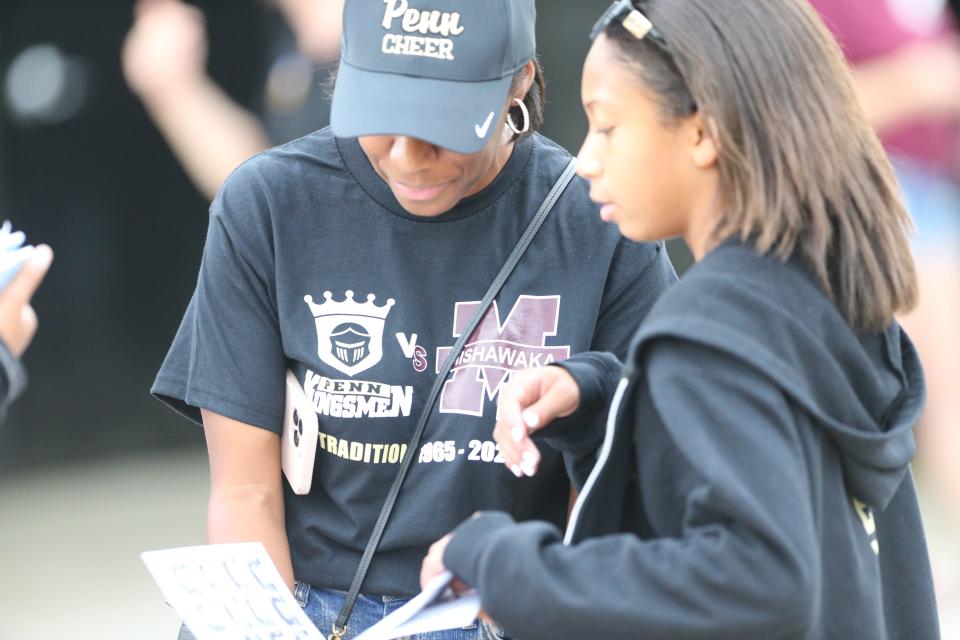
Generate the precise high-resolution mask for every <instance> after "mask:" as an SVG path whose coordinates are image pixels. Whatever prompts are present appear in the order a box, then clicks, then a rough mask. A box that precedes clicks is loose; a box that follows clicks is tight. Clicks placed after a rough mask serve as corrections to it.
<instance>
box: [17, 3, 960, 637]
mask: <svg viewBox="0 0 960 640" xmlns="http://www.w3.org/2000/svg"><path fill="white" fill-rule="evenodd" d="M607 4H608V2H607V0H589V1H585V0H549V2H548V1H546V0H544V1H542V2H538V8H539V25H538V31H539V48H540V54H541V57H542V61H543V65H544V68H545V72H546V77H547V80H548V85H549V90H548V99H549V104H548V108H547V112H546V115H547V118H546V126H545V128H544V133H545V134H546V135H547V136H549V137H551V138H553V139H554V140H556V141H557V142H559V143H560V144H561V145H563V146H565V147H566V148H567V149H569V150H570V151H571V152H573V153H575V152H576V150H577V149H578V147H579V144H580V142H581V140H582V139H583V135H584V133H585V132H586V121H585V118H584V116H583V114H582V111H581V108H580V105H579V74H580V68H581V66H582V62H583V59H584V56H585V54H586V51H587V48H588V44H589V43H588V40H587V37H586V34H587V32H588V31H589V28H590V26H591V25H592V24H593V21H594V20H595V19H596V18H597V16H598V15H599V14H600V12H601V11H602V10H603V9H604V8H605V7H606V6H607ZM815 4H817V5H823V6H822V7H818V8H821V9H822V10H823V11H824V14H825V15H827V17H828V18H829V19H830V20H831V26H832V27H834V28H835V30H836V31H837V34H838V37H840V38H841V40H843V39H844V37H845V35H846V34H845V33H843V26H844V24H845V23H844V18H845V17H849V16H851V15H852V16H858V15H862V14H858V13H849V12H848V13H845V11H847V10H848V9H849V11H850V12H852V11H853V9H852V8H850V7H853V6H854V5H856V6H857V7H859V8H860V9H861V10H862V9H864V8H868V9H869V8H871V7H872V8H877V7H880V6H881V5H883V7H885V9H886V10H888V13H889V15H890V16H893V18H895V19H899V20H901V22H902V23H903V24H902V25H901V26H902V27H903V29H901V31H903V30H904V29H905V30H906V31H910V32H911V33H918V34H924V33H927V32H929V34H928V35H930V37H929V38H927V36H924V37H923V38H921V40H924V41H926V40H931V41H933V40H936V41H940V40H941V39H942V37H943V29H947V30H949V29H952V20H953V18H952V12H951V11H952V10H951V8H950V7H948V6H947V3H946V2H944V1H942V0H849V2H847V3H846V4H847V5H850V7H846V8H844V7H841V8H840V9H836V7H832V6H829V5H844V3H842V2H836V3H830V2H826V1H822V2H821V1H819V0H818V2H815ZM335 5H336V2H335V0H203V1H197V2H194V3H192V4H190V5H186V4H184V3H183V2H181V0H142V1H141V2H139V3H137V4H136V5H135V4H134V3H133V2H124V1H111V2H89V1H88V2H76V1H73V2H68V1H67V0H3V2H2V3H0V93H2V96H0V217H4V218H10V219H11V220H12V221H13V223H14V226H15V227H17V228H20V229H23V230H24V231H26V233H27V235H28V237H29V238H30V239H32V240H33V241H35V242H45V243H49V244H50V245H52V246H53V247H54V249H55V251H56V253H57V258H56V263H55V264H54V267H53V270H52V272H51V274H50V276H49V277H48V279H47V281H46V282H45V283H44V285H43V286H42V287H41V289H40V292H39V293H38V295H37V296H36V298H35V304H34V306H35V307H36V309H37V312H38V314H39V316H40V318H41V330H40V333H39V335H38V336H37V339H36V341H35V343H34V345H33V346H32V347H31V350H30V351H29V352H28V353H27V356H26V358H25V363H26V365H27V368H28V370H29V372H30V377H31V383H30V388H29V390H28V392H27V394H26V396H25V397H23V398H21V399H20V401H19V402H18V403H17V404H16V405H15V406H14V409H13V411H12V413H11V415H10V419H9V420H8V422H7V424H6V425H4V426H3V427H2V428H0V514H2V520H0V522H2V525H0V567H2V569H0V576H2V577H3V579H2V580H0V640H10V639H14V638H77V639H83V638H98V639H108V638H129V637H135V638H148V639H152V638H158V639H159V638H173V637H175V635H174V634H175V633H176V629H177V626H178V618H177V616H176V615H175V614H174V613H173V612H172V611H171V610H170V609H169V608H167V607H166V606H165V605H164V604H163V601H162V597H161V594H160V592H159V590H157V589H156V588H155V587H154V586H153V583H152V581H151V579H150V577H149V575H148V574H147V572H146V569H145V568H144V567H143V565H142V564H141V563H140V561H139V558H138V554H139V553H140V552H142V551H146V550H150V549H158V548H166V547H174V546H183V545H192V544H202V543H203V535H204V534H203V529H204V512H205V506H206V498H207V490H208V479H207V467H206V455H205V452H204V447H203V437H202V433H201V432H200V430H199V429H197V428H196V427H194V426H192V425H190V424H188V423H187V422H186V421H184V420H182V419H180V418H178V417H176V416H174V414H172V413H171V412H169V411H168V410H166V409H164V408H163V407H162V406H161V405H160V404H159V403H158V402H156V401H155V400H153V399H152V398H151V397H150V395H149V393H148V389H149V387H150V384H151V382H152V380H153V376H154V374H155V372H156V370H157V368H158V367H159V365H160V362H161V360H162V358H163V356H164V354H165V352H166V349H167V347H168V346H169V341H170V340H171V338H172V337H173V335H174V332H175V330H176V328H177V326H178V323H179V321H180V318H181V316H182V314H183V311H184V309H185V307H186V304H187V302H188V300H189V297H190V294H191V293H192V290H193V286H194V284H195V278H196V272H197V268H198V265H199V257H200V252H201V249H202V245H203V239H204V234H205V230H206V218H207V216H206V212H207V206H208V203H209V199H210V197H211V194H212V193H213V192H215V191H216V187H217V186H218V185H219V182H220V181H221V180H222V179H223V177H225V175H226V173H228V172H229V170H230V169H232V167H233V166H235V161H234V158H237V157H239V158H241V159H242V158H243V157H246V156H248V155H252V154H253V153H256V152H257V151H258V150H260V149H262V148H267V147H268V146H271V145H273V144H279V143H282V142H285V141H287V140H291V139H293V138H296V137H299V136H301V135H304V134H306V133H309V132H310V131H313V130H315V129H318V128H320V127H322V126H325V125H326V123H327V118H328V112H329V105H328V104H327V103H326V102H325V100H324V98H323V90H322V87H321V85H322V84H323V82H324V81H325V80H326V78H327V75H328V70H329V66H330V63H329V60H328V58H329V56H330V51H329V49H330V47H331V46H334V45H335V43H336V27H337V25H336V24H335V22H336V21H335V20H333V19H332V18H330V16H331V15H335V14H336V11H335V10H331V7H333V8H334V9H335ZM921 6H922V7H923V11H925V12H926V14H925V15H926V18H927V23H924V25H925V26H924V25H920V26H917V25H918V24H919V23H917V22H916V20H920V18H919V17H917V16H916V15H915V14H916V13H917V11H916V8H917V7H921ZM911 7H913V9H911ZM831 11H836V13H834V14H830V12H831ZM135 16H136V18H135ZM904 16H907V17H904ZM911 16H912V17H911ZM910 20H914V22H910ZM934 23H935V24H936V30H934V29H933V27H931V26H930V25H932V24H934ZM903 25H906V26H903ZM944 25H947V26H946V27H944ZM923 29H926V30H927V31H926V32H925V31H923ZM876 33H881V35H880V36H876V38H875V40H876V41H874V40H871V39H870V38H869V37H867V39H866V40H864V38H865V37H866V36H864V35H863V34H862V33H861V34H859V35H857V37H858V38H859V40H857V43H859V45H862V46H860V49H862V51H861V50H860V49H858V52H857V53H858V55H859V56H860V57H859V58H855V57H854V56H852V55H851V61H852V62H854V63H855V64H860V63H862V64H864V65H866V64H868V63H870V62H873V58H874V57H876V58H883V56H885V55H886V54H888V53H890V52H893V51H894V50H896V49H898V47H900V46H901V45H903V43H904V42H905V41H904V40H903V38H901V39H899V40H898V39H897V38H893V39H892V40H891V37H892V36H890V34H886V35H883V34H884V33H886V32H874V35H876ZM931 34H932V35H931ZM934 35H935V36H936V37H935V38H934ZM946 37H947V38H948V39H949V41H950V44H949V46H948V47H944V48H943V50H940V49H938V50H937V54H938V55H939V57H934V54H933V52H932V51H931V52H928V53H931V56H930V57H926V58H922V57H921V56H920V55H919V54H917V55H916V56H915V58H916V60H914V64H916V65H920V66H923V67H930V66H931V65H934V66H933V67H932V68H931V70H932V71H933V72H935V73H936V74H937V77H938V78H939V79H940V80H939V82H940V84H946V85H949V88H950V90H952V91H955V93H954V94H952V95H951V96H950V99H952V100H954V101H955V105H954V111H952V112H951V111H950V110H949V109H948V108H947V107H945V106H942V107H941V108H939V109H937V110H934V109H933V108H932V107H931V108H930V109H929V110H927V111H922V113H920V112H916V113H915V112H910V113H909V114H907V116H903V117H907V118H908V119H909V118H919V117H921V116H922V117H925V118H928V119H929V118H935V119H937V121H938V123H939V125H940V126H942V125H943V121H949V122H952V123H953V128H954V129H956V124H957V122H960V115H958V114H960V53H956V52H954V53H953V54H952V56H951V55H950V52H953V50H954V49H956V48H957V46H956V43H955V41H954V40H953V38H954V37H955V36H953V35H948V36H946ZM884 38H886V40H885V41H883V42H880V40H883V39H884ZM331 42H332V43H334V45H331ZM859 45H858V46H859ZM873 45H875V46H873ZM948 49H949V51H948ZM911 51H914V53H916V51H919V49H916V50H914V49H911ZM881 61H884V60H881ZM907 62H909V61H907ZM907 62H903V61H901V62H900V64H899V65H898V66H897V67H896V69H897V70H898V71H901V72H903V70H904V69H909V68H910V67H908V65H907ZM950 74H952V81H949V82H948V79H947V77H948V75H950ZM864 77H868V76H867V74H866V70H865V71H864ZM876 77H877V78H880V80H879V81H878V83H877V85H876V86H874V85H871V86H872V87H873V88H874V89H875V90H876V94H875V97H876V100H877V104H878V105H880V106H879V107H876V108H877V109H879V110H880V112H881V113H880V115H879V116H878V118H880V117H881V116H883V117H893V116H890V115H889V114H887V113H885V112H883V107H884V106H885V105H886V106H889V101H890V100H892V98H890V97H889V96H885V94H884V93H883V92H882V91H881V90H882V88H883V87H884V86H893V88H894V89H896V88H897V87H900V88H901V89H902V85H898V84H897V83H896V81H895V80H894V79H893V78H892V76H889V77H886V78H884V77H883V76H882V74H877V76H876ZM877 86H879V87H880V88H879V89H877V88H876V87H877ZM867 88H868V87H866V85H865V88H864V91H866V90H867ZM900 93H904V92H903V91H902V90H901V91H900ZM944 93H946V91H944ZM865 95H866V94H865ZM943 99H944V100H947V98H943ZM191 110H193V111H192V112H191ZM191 113H193V114H194V115H190V114H191ZM931 114H932V115H931ZM901 115H902V114H900V113H899V112H897V113H895V114H894V116H897V117H901ZM891 122H892V124H890V123H888V122H880V120H878V126H881V125H882V126H884V127H887V126H892V127H894V128H895V127H896V126H899V124H900V123H899V122H896V121H895V118H894V121H891ZM938 131H939V133H938V134H936V135H937V136H939V137H942V136H943V135H945V134H944V131H945V129H943V128H941V129H939V130H938ZM218 136H220V137H218ZM938 139H939V138H938ZM951 140H952V138H951ZM894 142H896V141H894ZM907 146H908V147H909V145H907ZM952 152H953V161H954V162H955V161H956V158H957V156H958V154H960V138H957V145H956V146H955V147H953V148H952ZM904 155H906V156H910V155H911V154H910V153H907V154H904ZM914 155H917V154H914ZM919 155H920V156H921V161H922V160H929V157H923V156H924V154H923V153H922V152H921V153H920V154H919ZM928 155H929V154H928ZM911 166H917V167H927V166H929V165H925V164H923V162H915V163H912V164H911ZM957 166H960V163H958V164H957ZM953 168H954V167H948V169H947V170H946V171H944V172H943V173H944V174H949V176H948V177H947V178H946V180H947V181H948V182H949V181H951V180H953V179H954V178H955V177H956V176H960V172H956V173H951V172H952V170H953ZM938 171H939V169H936V170H934V169H931V170H930V171H923V170H921V171H919V173H920V174H925V173H931V172H932V173H937V174H938ZM938 175H939V174H938ZM931 188H932V187H928V186H926V185H924V186H921V187H920V188H919V189H918V190H919V191H920V192H924V193H925V192H928V191H929V190H930V189H931ZM953 204H957V206H958V209H956V210H949V211H947V212H946V213H944V214H943V215H945V216H946V217H947V218H948V219H950V220H953V219H956V220H954V223H955V224H960V222H958V221H960V198H958V199H957V200H956V201H955V202H954V201H947V202H946V204H943V203H940V208H941V209H944V208H946V209H949V208H950V207H951V206H953ZM932 235H933V236H934V237H935V238H940V237H943V236H945V233H944V232H941V231H935V232H933V234H932ZM950 239H951V240H953V239H960V233H958V234H957V236H956V237H953V236H950ZM958 241H960V240H958ZM918 251H927V248H926V247H922V248H920V247H918ZM941 251H943V252H944V253H945V258H944V259H943V260H942V264H940V262H938V263H937V265H938V266H937V269H939V271H936V273H937V274H938V275H937V276H936V278H939V282H940V283H941V285H940V287H939V288H938V294H937V296H935V297H936V299H937V301H938V303H937V304H942V305H946V308H947V309H948V310H947V311H943V308H942V307H938V308H937V310H936V311H934V312H933V313H932V315H933V316H935V317H938V318H940V320H941V322H940V324H941V325H944V324H945V325H946V327H945V328H943V329H930V328H929V327H928V325H926V324H924V323H923V321H922V318H921V320H920V321H917V323H916V326H917V329H916V331H918V332H926V333H927V334H928V335H932V336H933V338H931V339H930V343H931V344H934V345H941V346H942V345H943V344H944V343H943V342H942V340H948V339H949V337H951V336H952V338H953V340H954V342H950V343H949V344H954V343H955V342H956V341H957V340H960V324H956V323H952V319H953V318H956V319H957V321H958V322H960V312H958V313H957V314H956V315H955V316H952V315H950V314H951V313H953V309H954V308H955V307H960V268H957V269H954V265H955V264H957V261H958V256H960V244H957V245H950V246H949V247H947V248H946V250H944V249H943V247H937V248H936V249H935V250H933V249H931V250H929V253H931V254H936V255H940V252H941ZM671 254H672V256H673V257H674V261H675V263H676V264H677V266H678V268H680V269H682V268H684V267H685V266H686V265H687V264H688V263H689V256H688V254H687V252H686V250H685V248H684V247H683V246H682V245H681V244H674V245H672V246H671ZM955 275H957V276H958V277H957V278H956V279H951V278H953V277H954V276H955ZM954 284H957V287H956V288H954V287H953V285H954ZM921 295H922V296H923V295H924V292H923V291H922V292H921ZM941 298H945V299H946V301H945V302H944V301H943V300H941ZM951 305H952V306H951ZM941 330H942V331H943V332H944V334H943V335H947V336H948V337H947V338H942V340H941V338H940V337H938V336H939V335H940V334H937V333H936V331H941ZM933 351H936V349H933ZM940 351H943V352H944V353H945V354H946V355H947V356H949V357H951V358H953V360H954V361H955V362H956V363H960V347H958V353H957V354H956V356H952V355H951V352H950V351H949V349H946V348H941V349H940ZM925 364H927V362H926V356H925ZM927 366H930V365H927ZM938 375H939V378H938V380H937V381H936V382H935V383H932V384H931V391H932V393H934V392H935V393H936V394H937V395H936V396H935V397H932V398H931V399H932V401H933V402H936V401H937V400H938V399H939V398H944V400H945V401H944V403H943V405H944V408H943V410H942V412H941V415H943V416H945V417H943V418H942V419H938V423H941V424H942V425H944V428H938V429H929V428H928V425H927V424H925V425H924V427H923V429H924V431H923V432H922V436H923V437H924V438H928V439H929V440H930V441H931V442H936V443H938V444H937V445H928V447H927V448H928V449H931V450H936V451H939V452H941V454H942V455H941V456H940V457H946V458H950V454H951V453H952V456H953V457H952V458H950V463H951V464H944V463H938V462H937V460H936V459H932V460H931V461H930V462H925V459H924V458H923V457H922V458H921V462H920V463H919V464H918V467H917V473H918V476H919V478H920V480H921V489H922V492H923V496H922V498H923V505H924V516H925V519H926V522H927V526H928V528H929V529H930V544H931V553H932V556H933V559H934V563H935V570H936V573H937V580H938V590H939V596H940V600H941V606H942V608H943V624H944V637H945V638H960V624H958V623H960V611H958V609H960V570H958V568H960V544H958V543H957V540H958V539H960V538H958V533H957V532H958V531H960V527H957V525H956V521H957V519H958V518H957V515H956V514H957V512H958V511H960V509H957V508H953V507H951V505H956V506H960V480H958V479H957V477H956V476H950V474H949V473H947V472H942V473H941V472H940V471H937V469H939V468H940V466H943V467H947V466H952V467H957V468H960V465H955V464H952V462H953V460H955V459H956V455H957V454H958V453H960V447H954V444H952V443H955V442H956V441H957V439H958V438H960V411H954V409H953V408H952V406H951V405H950V402H948V401H951V402H952V401H953V397H954V396H957V397H958V398H960V393H956V391H957V390H956V389H955V387H954V386H955V385H956V384H957V383H958V382H960V375H957V376H956V377H953V374H952V370H950V369H949V367H946V370H945V372H944V373H942V374H939V373H938ZM951 412H952V413H951ZM926 422H929V420H927V419H925V423H926ZM946 427H948V428H946ZM928 433H934V434H935V435H934V436H929V437H928V435H927V434H928ZM943 433H946V434H947V435H946V436H943V435H939V436H938V435H936V434H943ZM941 443H943V444H942V446H941ZM951 447H954V448H952V449H951ZM931 458H935V457H931ZM938 465H940V466H938ZM951 477H952V478H953V479H951ZM953 482H956V486H955V487H954V486H952V484H951V483H953Z"/></svg>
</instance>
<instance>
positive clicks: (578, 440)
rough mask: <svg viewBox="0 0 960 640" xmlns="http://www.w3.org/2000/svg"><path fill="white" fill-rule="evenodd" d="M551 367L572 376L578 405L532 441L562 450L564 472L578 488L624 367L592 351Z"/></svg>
mask: <svg viewBox="0 0 960 640" xmlns="http://www.w3.org/2000/svg"><path fill="white" fill-rule="evenodd" d="M550 366H556V367H560V368H562V369H564V370H565V371H567V372H568V373H569V374H570V375H571V376H573V379H574V380H575V381H576V383H577V387H578V388H579V389H580V406H579V407H577V410H576V411H574V412H573V413H572V414H570V415H569V416H567V417H566V418H560V419H558V420H555V421H554V422H553V424H551V425H550V426H549V427H548V428H546V429H544V430H543V431H541V432H539V433H538V434H536V435H535V436H534V441H535V442H538V443H539V442H543V443H544V444H546V445H547V446H550V447H553V448H554V449H557V450H558V451H561V452H562V453H563V461H564V465H565V466H566V469H567V475H568V476H569V477H570V479H571V480H572V482H573V485H574V486H575V487H576V488H577V490H578V491H579V490H580V489H582V488H583V485H584V483H585V482H586V481H587V477H588V476H589V475H590V471H591V470H592V469H593V465H594V464H595V463H596V452H597V449H598V448H599V447H600V444H601V443H602V442H603V435H604V428H605V420H606V415H607V410H608V409H609V407H610V402H611V400H612V398H613V393H614V391H615V390H616V388H617V383H618V382H619V381H620V378H621V377H622V374H623V366H622V365H621V364H620V361H619V360H617V358H616V357H615V356H614V355H613V354H611V353H595V352H592V351H591V352H587V353H578V354H577V355H575V356H571V357H570V358H568V359H567V360H564V361H563V362H559V363H555V364H552V365H550Z"/></svg>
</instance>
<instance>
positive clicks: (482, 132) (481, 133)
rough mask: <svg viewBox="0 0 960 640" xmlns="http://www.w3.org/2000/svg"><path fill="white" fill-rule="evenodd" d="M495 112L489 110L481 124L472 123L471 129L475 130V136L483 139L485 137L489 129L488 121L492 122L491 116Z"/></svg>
mask: <svg viewBox="0 0 960 640" xmlns="http://www.w3.org/2000/svg"><path fill="white" fill-rule="evenodd" d="M494 115H495V114H494V113H493V111H491V112H490V115H488V116H487V119H486V120H485V121H484V123H483V126H481V125H479V124H475V125H473V130H474V131H476V132H477V137H478V138H480V139H481V140H483V139H484V138H486V137H487V131H489V130H490V123H491V122H493V116H494Z"/></svg>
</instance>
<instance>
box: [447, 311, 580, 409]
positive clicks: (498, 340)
mask: <svg viewBox="0 0 960 640" xmlns="http://www.w3.org/2000/svg"><path fill="white" fill-rule="evenodd" d="M479 307H480V303H479V302H458V303H457V305H456V310H455V313H454V321H453V337H454V338H459V337H460V336H461V335H462V334H463V331H464V329H466V326H467V324H469V323H470V320H471V319H472V318H473V316H474V314H475V313H476V312H477V309H478V308H479ZM559 320H560V296H520V298H519V299H518V300H517V303H516V304H515V305H514V306H513V309H511V311H510V314H509V315H508V316H507V319H506V320H504V322H503V323H502V324H501V323H500V312H499V310H498V308H497V303H496V301H494V303H493V305H492V306H491V307H490V309H488V310H487V312H486V314H484V316H483V320H481V321H480V324H479V325H477V328H476V329H475V330H474V331H473V333H472V334H471V335H470V338H469V339H468V340H467V343H466V345H464V347H463V351H461V353H460V355H459V357H457V360H456V362H455V363H454V365H453V369H452V370H451V377H450V379H449V380H447V381H446V383H444V385H443V393H442V394H441V396H440V412H441V413H462V414H466V415H471V416H482V415H483V404H484V400H485V399H487V398H489V399H490V400H493V399H494V398H495V397H496V395H497V393H498V392H499V391H500V388H501V387H502V385H503V383H504V382H505V380H506V379H507V376H509V374H510V373H512V372H513V371H516V370H518V369H528V368H531V367H540V366H543V365H547V364H550V363H551V362H557V361H559V360H565V359H566V358H568V357H570V346H569V345H566V346H557V347H553V346H551V347H548V346H546V338H548V337H552V336H555V335H557V325H558V323H559ZM450 349H451V347H440V348H438V349H437V370H438V371H439V369H440V365H441V363H443V362H445V361H446V358H447V356H448V355H449V354H450Z"/></svg>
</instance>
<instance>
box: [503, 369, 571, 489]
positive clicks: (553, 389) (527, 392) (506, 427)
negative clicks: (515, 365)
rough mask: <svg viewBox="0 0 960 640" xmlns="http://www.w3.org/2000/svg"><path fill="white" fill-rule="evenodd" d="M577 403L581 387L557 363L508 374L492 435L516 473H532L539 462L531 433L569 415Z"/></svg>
mask: <svg viewBox="0 0 960 640" xmlns="http://www.w3.org/2000/svg"><path fill="white" fill-rule="evenodd" d="M579 406H580V387H578V386H577V382H576V380H574V379H573V376H571V375H570V374H569V373H567V371H566V370H564V369H562V368H560V367H551V366H547V367H540V368H538V369H526V370H524V371H517V372H516V373H514V374H513V375H512V376H511V378H510V383H509V384H508V385H507V386H506V388H504V389H503V390H501V391H500V400H499V407H500V411H499V416H500V418H499V420H497V425H496V427H494V429H493V438H494V440H496V441H497V444H499V445H500V453H501V454H502V455H503V458H504V464H506V465H507V467H508V468H509V469H510V470H511V471H512V472H513V474H514V475H515V476H517V477H518V478H519V477H521V476H523V475H527V476H533V475H534V474H536V472H537V467H538V466H539V464H540V451H539V450H538V449H537V446H536V445H535V444H534V443H533V440H531V439H530V434H532V433H533V432H535V431H538V430H540V429H543V428H544V427H546V426H547V425H548V424H550V423H551V422H553V421H554V420H555V419H557V418H564V417H566V416H569V415H570V414H571V413H573V412H574V411H576V410H577V407H579Z"/></svg>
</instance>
